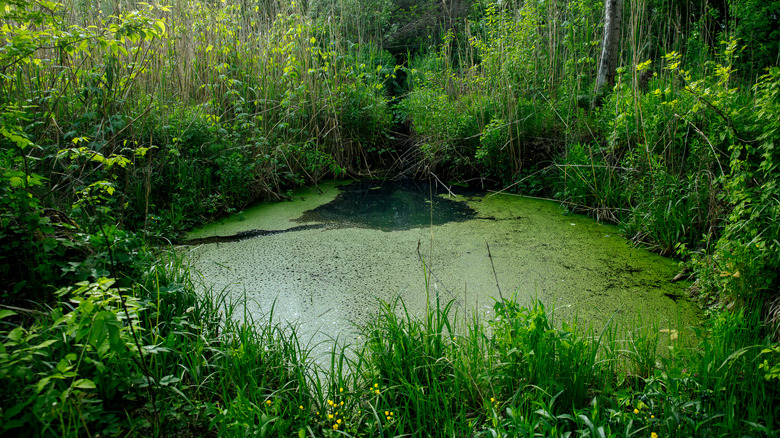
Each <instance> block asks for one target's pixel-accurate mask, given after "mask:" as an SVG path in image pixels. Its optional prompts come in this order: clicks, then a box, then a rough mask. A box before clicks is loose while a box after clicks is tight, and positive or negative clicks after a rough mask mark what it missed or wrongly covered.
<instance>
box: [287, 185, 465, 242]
mask: <svg viewBox="0 0 780 438" xmlns="http://www.w3.org/2000/svg"><path fill="white" fill-rule="evenodd" d="M441 194H442V193H440V186H437V185H435V184H428V183H425V182H419V181H412V180H404V181H387V182H370V181H369V182H355V183H352V184H350V185H348V186H343V187H341V192H340V193H339V194H338V196H336V199H334V200H333V201H331V202H329V203H327V204H324V205H321V206H319V207H316V208H314V209H312V210H308V211H306V212H304V213H303V215H301V217H300V218H298V219H296V221H297V222H335V223H338V224H347V225H351V226H355V227H362V228H372V229H375V230H382V231H395V230H409V229H412V228H421V227H429V226H431V225H443V224H446V223H448V222H463V221H467V220H469V219H473V218H474V217H475V216H476V212H475V211H474V210H473V209H472V208H471V207H469V206H468V204H466V203H465V202H457V201H454V200H452V199H450V198H449V197H443V196H439V195H441ZM444 194H448V192H445V193H444Z"/></svg>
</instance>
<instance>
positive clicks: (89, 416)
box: [0, 253, 780, 436]
mask: <svg viewBox="0 0 780 438" xmlns="http://www.w3.org/2000/svg"><path fill="white" fill-rule="evenodd" d="M149 266H150V268H149V269H148V271H147V274H146V275H145V276H144V281H142V282H141V283H140V284H139V286H138V287H136V288H134V289H132V290H121V289H116V288H114V287H113V286H112V284H111V282H110V281H104V280H101V282H98V283H97V284H94V285H90V284H86V283H85V284H83V285H81V286H80V287H79V288H71V289H68V290H63V291H62V294H64V296H65V297H66V298H69V299H70V300H71V301H64V303H63V304H62V305H60V306H57V307H56V308H54V309H53V311H52V312H51V314H38V315H31V316H34V318H32V319H34V322H33V323H30V321H28V322H25V323H23V324H22V320H21V319H20V318H21V316H22V315H21V314H19V313H18V312H13V311H8V310H4V311H3V312H2V314H1V315H0V316H2V323H3V329H2V332H1V334H2V336H1V337H2V345H3V350H2V351H3V355H2V356H0V375H2V376H3V381H4V382H7V384H6V385H3V388H2V392H3V400H4V402H3V410H2V412H3V414H2V415H3V423H2V424H3V426H2V427H3V433H8V434H21V435H22V436H27V435H29V436H81V435H85V434H90V435H95V434H122V435H130V436H170V435H171V434H178V435H185V436H188V435H197V436H212V435H215V436H246V435H260V436H280V435H283V436H289V435H296V434H300V435H302V436H331V435H332V436H337V435H338V434H341V433H346V434H348V435H349V436H398V435H405V434H413V435H414V434H419V433H423V434H426V435H430V436H452V435H480V436H481V435H499V434H500V435H502V436H519V435H527V434H531V435H534V434H542V435H551V434H554V435H557V434H565V433H577V434H588V433H589V434H596V435H615V434H618V435H636V434H640V435H649V434H650V433H651V432H655V433H656V434H658V435H659V436H669V435H675V436H699V435H711V436H723V435H733V434H750V435H754V436H755V435H766V436H771V435H772V434H774V433H775V432H776V429H777V423H776V420H775V410H776V400H777V397H778V391H780V386H778V385H779V384H778V379H777V378H776V377H771V376H770V374H769V367H768V366H764V365H763V364H771V363H773V361H776V360H777V355H778V353H777V352H776V350H773V349H772V348H770V345H769V344H767V343H758V344H755V341H754V339H757V336H758V335H757V332H756V330H757V329H756V327H757V324H756V319H757V318H760V314H758V313H756V314H752V315H750V314H746V313H745V312H738V313H722V314H720V315H719V316H718V317H716V318H713V319H712V320H711V321H708V322H706V323H705V324H704V325H703V326H701V327H675V326H672V327H668V328H664V329H659V326H658V325H657V323H656V322H654V321H653V320H652V319H649V320H648V319H647V317H645V319H644V320H636V321H616V320H611V321H607V323H606V324H605V325H604V327H602V328H600V329H599V330H593V329H590V328H582V327H579V326H578V325H577V324H574V323H571V322H567V321H556V320H555V317H554V311H551V310H549V309H547V308H545V306H544V305H543V304H542V303H541V302H538V301H532V302H531V304H530V305H529V306H523V305H520V304H519V302H518V301H517V300H516V299H515V298H509V299H506V300H500V301H497V302H496V303H495V306H494V314H493V315H492V316H490V317H487V318H485V319H476V318H475V319H472V320H465V321H464V320H463V319H462V318H458V317H457V315H456V314H455V313H454V309H455V307H453V303H452V302H450V303H443V304H441V305H438V304H435V303H432V305H431V306H430V308H429V309H428V310H427V311H426V312H425V313H424V314H422V315H419V316H417V315H412V314H410V313H409V312H408V311H407V310H406V308H405V306H404V303H403V302H402V301H395V302H392V303H380V304H381V305H380V306H379V312H378V317H377V319H376V321H375V323H373V324H371V325H370V326H365V327H363V328H362V333H363V338H364V342H362V343H361V344H359V345H353V346H339V345H338V344H337V343H336V341H335V340H334V341H333V342H332V343H328V345H327V349H328V350H330V351H331V355H330V363H329V364H324V365H323V364H322V362H321V361H314V360H313V358H312V356H311V353H310V351H311V350H310V348H309V347H304V345H307V344H306V342H301V341H302V340H301V339H299V338H298V336H297V334H296V330H295V328H294V327H289V326H287V325H284V324H279V323H275V322H274V320H273V315H272V312H273V309H267V310H268V311H269V314H267V315H264V316H262V317H260V318H253V317H252V316H251V315H247V314H236V313H235V312H236V309H238V308H239V306H237V304H238V303H236V302H231V301H230V300H228V298H227V296H226V295H224V294H220V293H214V292H212V291H208V290H207V291H205V292H203V291H202V292H199V293H196V291H195V286H194V285H193V283H192V280H191V278H190V274H189V271H188V270H187V267H186V266H185V264H184V261H183V259H182V256H181V255H180V254H177V253H169V254H168V255H167V256H163V257H161V258H160V261H159V262H157V263H154V264H151V265H149ZM119 294H123V295H124V300H125V302H126V306H127V310H128V311H127V312H125V311H124V310H123V307H122V306H121V305H120V303H119V301H118V295H119ZM127 315H129V319H128V318H126V317H125V316H127ZM27 319H28V320H29V319H30V316H28V317H27ZM131 324H132V325H133V327H134V330H135V331H136V333H137V336H138V337H139V338H138V340H137V341H134V340H133V339H132V336H131V333H130V329H129V328H130V325H131ZM136 345H140V346H141V350H139V349H138V348H136ZM317 348H318V349H322V346H317ZM765 361H766V362H765Z"/></svg>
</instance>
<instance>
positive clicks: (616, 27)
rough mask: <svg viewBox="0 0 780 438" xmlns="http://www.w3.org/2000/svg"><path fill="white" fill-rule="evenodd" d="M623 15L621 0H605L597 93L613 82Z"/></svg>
mask: <svg viewBox="0 0 780 438" xmlns="http://www.w3.org/2000/svg"><path fill="white" fill-rule="evenodd" d="M622 15H623V0H606V1H605V2H604V16H605V19H604V40H603V41H602V43H601V60H600V61H599V72H598V76H596V90H595V91H596V92H595V95H599V92H600V91H601V87H603V86H604V84H606V83H608V84H609V85H614V83H615V69H617V59H618V53H619V52H620V25H621V17H622Z"/></svg>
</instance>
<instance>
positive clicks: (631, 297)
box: [190, 185, 699, 344]
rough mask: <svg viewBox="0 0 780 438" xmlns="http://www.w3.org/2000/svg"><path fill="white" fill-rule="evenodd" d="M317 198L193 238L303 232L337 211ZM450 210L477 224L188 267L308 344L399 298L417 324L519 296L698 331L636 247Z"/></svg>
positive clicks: (527, 218)
mask: <svg viewBox="0 0 780 438" xmlns="http://www.w3.org/2000/svg"><path fill="white" fill-rule="evenodd" d="M321 188H322V192H318V191H310V192H306V193H305V194H304V195H302V196H301V198H300V199H297V200H295V201H292V202H281V203H275V204H264V205H261V206H259V207H257V208H255V209H250V210H247V211H245V212H244V213H243V216H244V217H243V219H238V218H234V219H231V220H228V221H226V222H225V223H224V224H219V225H212V226H211V227H209V228H208V229H207V230H201V231H198V232H196V233H193V235H192V237H195V236H207V235H225V234H230V233H235V232H238V231H243V230H249V229H257V228H260V229H272V227H277V228H276V229H285V228H289V227H291V226H295V225H300V220H299V221H296V219H299V218H300V217H301V216H302V215H303V214H304V212H305V211H307V210H311V209H313V208H316V207H317V206H320V205H324V204H326V203H328V202H331V201H333V200H334V199H336V195H337V193H338V189H337V187H336V186H335V185H327V186H321ZM458 200H459V201H460V202H463V203H465V204H466V205H467V206H468V207H469V208H471V209H473V211H474V212H475V213H476V216H475V217H474V218H473V219H470V220H465V221H459V222H449V223H443V224H441V225H434V226H428V227H424V228H411V229H404V230H397V231H380V230H374V229H369V228H364V227H349V226H342V227H334V228H321V229H307V230H302V231H296V232H290V233H283V234H273V235H267V236H262V237H258V238H254V239H248V240H244V241H239V242H232V243H219V244H208V245H201V246H199V247H197V248H195V249H193V250H192V251H191V253H190V254H191V256H190V260H191V261H192V263H193V266H194V267H195V269H196V270H198V271H199V272H201V274H202V275H203V278H204V279H205V281H206V282H207V283H208V284H210V285H213V286H214V287H216V288H218V289H221V288H227V289H228V290H229V291H230V292H231V293H233V294H235V295H236V296H237V297H239V298H240V299H244V298H245V299H246V300H247V305H246V309H247V311H248V312H250V313H252V314H254V316H260V315H264V314H267V313H268V312H269V311H270V310H271V307H272V306H273V308H274V314H275V315H276V316H277V317H279V318H280V319H283V320H286V321H290V322H292V323H295V324H298V325H299V326H300V327H299V330H300V333H301V334H302V335H303V336H304V337H305V336H311V339H312V340H313V341H312V342H314V343H315V344H316V343H317V340H323V339H325V338H328V337H339V338H341V339H344V338H347V339H348V340H354V339H353V337H354V336H355V335H356V333H357V330H356V329H355V327H354V325H353V324H352V323H357V324H365V323H370V321H371V320H372V318H373V317H374V315H375V312H376V310H377V307H378V306H377V300H378V299H381V300H385V301H391V300H393V299H395V298H396V297H400V298H402V299H403V300H404V302H405V304H406V306H407V308H408V309H409V310H410V311H411V313H413V314H415V313H416V314H421V313H422V312H423V311H424V310H425V308H426V305H427V304H428V303H429V302H430V301H434V300H435V299H438V300H439V301H440V302H442V303H445V302H448V301H449V300H455V307H456V309H457V311H458V314H459V315H460V316H462V317H468V316H470V315H473V314H475V313H479V314H489V313H490V312H491V309H492V306H493V303H494V298H497V297H499V295H503V296H509V295H516V296H517V297H518V300H519V301H520V302H527V303H530V302H531V300H533V299H539V300H541V301H542V302H543V303H544V304H545V305H546V306H547V307H548V308H553V307H554V308H555V309H556V310H555V313H556V318H558V317H562V318H564V319H567V320H572V319H575V318H576V319H577V320H578V322H579V323H580V324H587V325H593V326H596V327H599V326H601V325H603V324H604V323H605V322H606V321H608V320H611V319H616V318H617V319H621V318H626V319H627V320H632V319H634V318H636V317H637V316H642V317H643V318H646V319H649V320H657V321H658V322H659V327H675V328H677V327H679V324H682V325H689V324H694V323H696V322H697V321H698V318H699V315H698V312H697V310H696V307H695V306H694V305H693V304H692V303H690V302H689V301H688V300H687V299H685V298H684V297H685V292H686V287H687V286H688V284H685V283H683V282H677V283H673V282H670V280H671V279H672V278H673V277H674V275H675V274H676V273H677V270H678V267H677V264H676V263H675V262H674V261H672V260H669V259H666V258H663V257H661V256H658V255H657V254H653V253H651V252H648V251H645V250H643V249H640V248H635V247H633V246H632V245H631V244H630V243H629V242H627V241H626V240H625V239H624V238H622V237H621V236H620V233H619V230H618V229H617V228H615V227H613V226H608V225H604V224H600V223H597V222H595V221H593V220H591V219H589V218H587V217H584V216H580V215H575V214H567V213H566V212H565V211H564V210H563V209H561V208H560V206H559V205H557V204H555V203H553V202H548V201H540V200H534V199H527V198H522V197H517V196H510V195H487V196H472V197H459V198H458ZM388 202H389V201H388ZM488 248H489V250H488ZM423 260H424V262H425V265H426V269H423V264H422V261H423ZM429 273H432V274H433V275H429V276H428V277H427V278H426V274H429ZM496 280H498V284H497V281H496ZM426 284H427V285H428V287H426ZM258 320H261V319H258Z"/></svg>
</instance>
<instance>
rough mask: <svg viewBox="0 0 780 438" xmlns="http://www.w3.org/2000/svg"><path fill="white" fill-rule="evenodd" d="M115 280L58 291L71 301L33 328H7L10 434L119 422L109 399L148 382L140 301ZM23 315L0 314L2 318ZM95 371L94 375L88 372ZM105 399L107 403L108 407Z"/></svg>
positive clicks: (1, 358) (1, 351)
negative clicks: (138, 333) (107, 409)
mask: <svg viewBox="0 0 780 438" xmlns="http://www.w3.org/2000/svg"><path fill="white" fill-rule="evenodd" d="M113 285H114V280H112V279H108V278H100V279H98V280H97V281H95V282H92V283H90V282H81V283H78V284H76V285H75V286H73V287H69V288H64V289H61V290H60V291H58V292H57V295H59V296H60V297H61V298H62V299H64V300H66V305H65V307H57V308H55V309H54V311H53V312H52V313H51V315H50V317H49V318H44V319H42V320H41V321H40V322H39V323H37V324H33V325H32V326H28V327H24V326H14V325H13V324H11V325H10V326H11V327H13V328H12V329H10V330H3V331H0V341H1V342H2V343H1V344H0V378H2V380H3V381H4V382H7V384H6V385H3V388H2V389H0V393H3V399H4V400H7V401H8V403H5V406H7V407H8V408H7V409H5V410H4V412H3V413H2V424H3V426H2V431H3V433H10V432H11V431H14V433H20V434H23V435H29V436H43V435H51V434H56V432H55V431H69V430H77V429H81V428H82V427H84V426H85V425H86V424H94V423H101V422H105V424H104V426H108V423H110V422H112V421H116V420H117V418H115V417H114V416H107V417H103V416H102V411H103V404H111V403H112V402H115V401H116V400H117V399H118V398H124V399H126V400H132V399H133V398H135V397H136V396H137V395H135V394H134V393H133V392H132V391H129V390H130V389H131V387H133V386H135V387H136V388H138V387H140V386H143V380H144V378H143V376H142V375H140V374H139V372H138V371H139V370H140V369H143V367H142V366H140V365H141V362H140V361H141V360H142V359H141V356H140V354H141V353H140V346H139V344H138V342H137V338H136V337H135V334H134V333H133V331H134V330H138V319H139V318H138V314H139V312H140V311H141V310H142V307H141V305H140V304H139V302H138V300H136V299H135V298H133V297H132V296H129V295H128V291H127V290H124V289H120V288H116V287H113ZM15 317H18V315H17V314H16V312H13V311H11V310H2V311H0V319H4V320H10V319H13V318H15ZM87 376H88V377H87ZM101 402H102V404H101Z"/></svg>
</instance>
